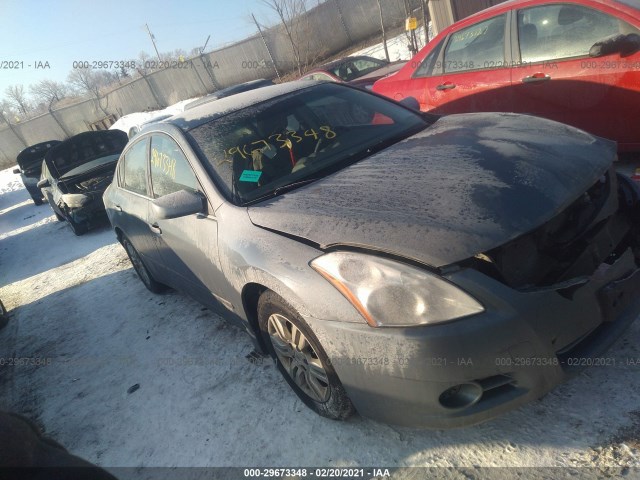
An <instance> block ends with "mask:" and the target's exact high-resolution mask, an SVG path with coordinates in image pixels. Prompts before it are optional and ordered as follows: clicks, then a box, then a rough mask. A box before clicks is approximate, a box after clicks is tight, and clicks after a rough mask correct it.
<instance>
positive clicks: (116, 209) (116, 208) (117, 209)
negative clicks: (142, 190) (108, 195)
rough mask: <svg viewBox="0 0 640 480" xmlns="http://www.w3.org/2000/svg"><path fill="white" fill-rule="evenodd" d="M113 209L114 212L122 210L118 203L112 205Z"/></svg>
mask: <svg viewBox="0 0 640 480" xmlns="http://www.w3.org/2000/svg"><path fill="white" fill-rule="evenodd" d="M113 209H114V210H115V211H116V212H121V211H122V207H121V206H120V205H114V206H113Z"/></svg>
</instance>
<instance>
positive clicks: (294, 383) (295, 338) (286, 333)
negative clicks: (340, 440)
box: [258, 291, 355, 420]
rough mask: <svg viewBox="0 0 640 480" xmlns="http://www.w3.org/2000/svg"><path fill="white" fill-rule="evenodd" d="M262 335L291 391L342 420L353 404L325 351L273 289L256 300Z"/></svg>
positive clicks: (325, 414) (309, 404)
mask: <svg viewBox="0 0 640 480" xmlns="http://www.w3.org/2000/svg"><path fill="white" fill-rule="evenodd" d="M258 319H259V323H260V329H261V332H262V336H263V338H264V340H265V343H266V344H267V347H268V349H269V353H270V354H271V356H272V357H273V359H274V360H275V362H276V365H277V367H278V370H280V373H281V374H282V376H283V377H284V378H285V380H286V381H287V383H288V384H289V385H290V386H291V388H292V389H293V391H294V392H295V393H296V395H298V397H299V398H300V400H302V401H303V402H304V404H305V405H307V406H308V407H309V408H311V409H312V410H313V411H314V412H316V413H317V414H319V415H321V416H323V417H327V418H331V419H333V420H344V419H346V418H348V417H350V416H351V415H352V414H353V413H354V411H355V410H354V408H353V404H352V403H351V400H349V397H348V396H347V392H346V391H345V390H344V387H343V386H342V384H341V383H340V380H339V379H338V376H337V375H336V372H335V371H334V370H333V368H332V366H331V362H330V361H329V359H328V357H327V354H326V353H325V352H324V350H323V349H322V346H321V345H320V342H319V341H318V339H317V338H316V336H315V335H314V334H313V332H312V331H311V329H310V328H309V327H308V325H307V324H306V323H305V321H304V320H303V319H302V318H301V317H300V315H298V314H297V312H296V311H295V310H294V309H293V308H292V307H291V306H289V305H288V304H287V303H286V302H285V301H284V300H282V298H280V297H279V296H278V295H276V294H275V293H274V292H271V291H267V292H265V293H264V294H262V296H261V297H260V300H259V301H258Z"/></svg>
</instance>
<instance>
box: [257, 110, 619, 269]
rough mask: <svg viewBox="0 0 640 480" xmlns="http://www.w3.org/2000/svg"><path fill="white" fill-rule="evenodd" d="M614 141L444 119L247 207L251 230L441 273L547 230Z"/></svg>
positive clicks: (518, 123) (533, 123)
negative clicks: (358, 250) (384, 255)
mask: <svg viewBox="0 0 640 480" xmlns="http://www.w3.org/2000/svg"><path fill="white" fill-rule="evenodd" d="M615 152H616V148H615V143H614V142H610V141H608V140H604V139H601V138H599V137H594V136H592V135H590V134H587V133H585V132H583V131H581V130H578V129H575V128H573V127H569V126H566V125H563V124H560V123H557V122H552V121H550V120H545V119H542V118H538V117H532V116H527V115H515V114H501V113H475V114H463V115H450V116H447V117H442V118H440V119H439V120H438V121H437V122H436V123H434V124H433V125H432V126H430V127H428V128H426V129H425V130H423V131H422V132H420V133H418V134H417V135H414V136H412V137H409V138H407V139H405V140H403V141H401V142H399V143H396V144H394V145H392V146H391V147H389V148H386V149H384V150H382V151H380V152H378V153H376V154H374V155H372V156H370V157H368V158H366V159H364V160H361V161H359V162H357V163H355V164H353V165H351V166H349V167H347V168H345V169H343V170H341V171H339V172H337V173H335V174H332V175H330V176H328V177H325V178H323V179H321V180H318V181H316V182H314V183H312V184H310V185H307V186H305V187H303V188H299V189H297V190H295V191H292V192H289V193H287V194H285V195H283V196H280V197H274V198H273V199H270V200H268V201H266V202H262V203H260V204H257V205H254V206H251V207H249V208H248V213H249V216H250V218H251V221H252V222H253V223H254V224H255V225H258V226H261V227H265V228H268V229H271V230H274V231H278V232H282V233H284V234H287V235H292V236H295V237H299V238H303V239H306V240H308V241H311V242H314V243H316V244H318V245H319V246H320V247H321V248H328V247H332V246H338V245H343V246H345V245H348V246H358V247H363V248H367V249H373V250H380V251H384V252H388V253H391V254H395V255H400V256H403V257H407V258H410V259H414V260H416V261H419V262H422V263H425V264H428V265H431V266H434V267H441V266H444V265H448V264H452V263H455V262H459V261H461V260H465V259H467V258H470V257H472V256H474V255H476V254H478V253H481V252H485V251H488V250H491V249H492V248H495V247H499V246H501V245H503V244H504V243H506V242H508V241H509V240H512V239H514V238H515V237H518V236H520V235H522V234H524V233H526V232H529V231H531V230H533V229H535V228H536V227H538V226H540V225H542V224H543V223H545V222H547V221H548V220H550V219H551V218H553V217H554V216H555V215H557V214H558V213H559V212H560V211H562V210H563V209H565V208H566V207H568V206H569V205H570V204H571V203H572V202H573V201H574V200H576V199H577V198H578V197H579V196H580V195H581V194H582V193H584V192H585V191H586V190H587V189H588V188H589V187H591V186H592V185H593V184H594V183H595V182H596V181H597V180H598V179H599V178H600V177H601V176H602V175H603V174H604V173H605V172H606V171H607V169H608V168H609V167H610V165H611V162H612V161H613V158H614V156H615Z"/></svg>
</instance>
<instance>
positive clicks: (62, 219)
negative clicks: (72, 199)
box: [53, 210, 65, 222]
mask: <svg viewBox="0 0 640 480" xmlns="http://www.w3.org/2000/svg"><path fill="white" fill-rule="evenodd" d="M53 213H54V214H55V215H56V218H57V219H58V221H59V222H64V221H65V218H64V217H63V216H62V215H60V214H59V213H58V212H56V211H55V210H54V211H53Z"/></svg>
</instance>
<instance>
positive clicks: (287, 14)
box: [260, 0, 320, 75]
mask: <svg viewBox="0 0 640 480" xmlns="http://www.w3.org/2000/svg"><path fill="white" fill-rule="evenodd" d="M260 1H261V3H262V4H263V5H265V6H267V7H269V8H270V9H271V10H273V11H274V12H275V13H276V14H277V15H278V18H279V19H280V23H281V24H282V27H283V28H284V31H285V34H286V36H287V39H288V40H289V44H290V45H291V51H292V52H293V59H294V65H295V68H296V69H297V71H298V74H299V75H302V73H303V71H304V70H305V69H306V67H308V66H309V65H311V64H312V63H313V62H314V61H315V60H316V59H317V57H318V56H319V54H320V52H319V51H318V49H317V45H316V44H315V43H312V42H311V38H312V37H313V35H312V32H311V31H310V30H311V25H310V24H309V18H308V16H307V15H306V13H307V2H306V0H260Z"/></svg>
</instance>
